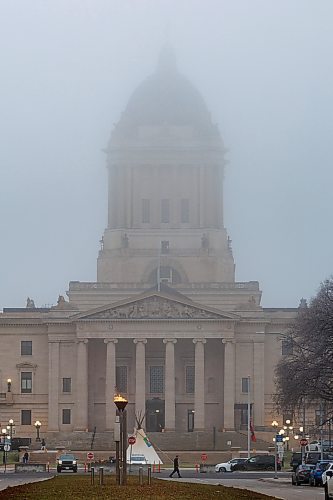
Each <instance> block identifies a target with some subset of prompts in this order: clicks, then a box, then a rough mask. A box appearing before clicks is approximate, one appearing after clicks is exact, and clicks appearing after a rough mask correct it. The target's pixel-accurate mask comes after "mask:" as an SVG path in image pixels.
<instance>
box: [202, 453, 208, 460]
mask: <svg viewBox="0 0 333 500" xmlns="http://www.w3.org/2000/svg"><path fill="white" fill-rule="evenodd" d="M201 460H202V461H203V462H206V460H207V453H202V454H201Z"/></svg>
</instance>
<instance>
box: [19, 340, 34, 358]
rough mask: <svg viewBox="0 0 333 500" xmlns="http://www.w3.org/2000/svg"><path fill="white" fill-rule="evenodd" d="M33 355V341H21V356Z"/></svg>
mask: <svg viewBox="0 0 333 500" xmlns="http://www.w3.org/2000/svg"><path fill="white" fill-rule="evenodd" d="M31 355H32V341H31V340H22V341H21V356H31Z"/></svg>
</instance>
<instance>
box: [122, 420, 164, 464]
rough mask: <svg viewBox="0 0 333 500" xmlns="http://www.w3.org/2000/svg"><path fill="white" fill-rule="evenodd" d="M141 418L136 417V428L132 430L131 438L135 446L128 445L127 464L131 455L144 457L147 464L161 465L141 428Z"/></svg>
mask: <svg viewBox="0 0 333 500" xmlns="http://www.w3.org/2000/svg"><path fill="white" fill-rule="evenodd" d="M143 419H144V417H143V418H140V417H138V416H136V422H137V428H135V429H134V432H133V434H132V436H134V437H135V439H136V441H135V444H133V445H129V446H128V448H127V462H128V463H129V462H130V460H131V456H133V455H144V457H145V459H146V461H147V464H163V462H162V460H161V459H160V457H159V456H158V454H157V453H156V451H155V448H154V446H153V444H152V443H151V442H150V440H149V438H148V437H147V435H146V433H145V431H144V430H143V428H142V422H143Z"/></svg>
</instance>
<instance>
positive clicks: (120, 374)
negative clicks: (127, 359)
mask: <svg viewBox="0 0 333 500" xmlns="http://www.w3.org/2000/svg"><path fill="white" fill-rule="evenodd" d="M116 387H117V390H118V391H119V392H120V393H122V392H125V393H127V366H117V367H116Z"/></svg>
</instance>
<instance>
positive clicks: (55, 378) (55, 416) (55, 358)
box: [47, 340, 60, 431]
mask: <svg viewBox="0 0 333 500" xmlns="http://www.w3.org/2000/svg"><path fill="white" fill-rule="evenodd" d="M59 351H60V346H59V341H57V340H56V341H49V404H48V427H47V430H48V431H59V406H58V403H59Z"/></svg>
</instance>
